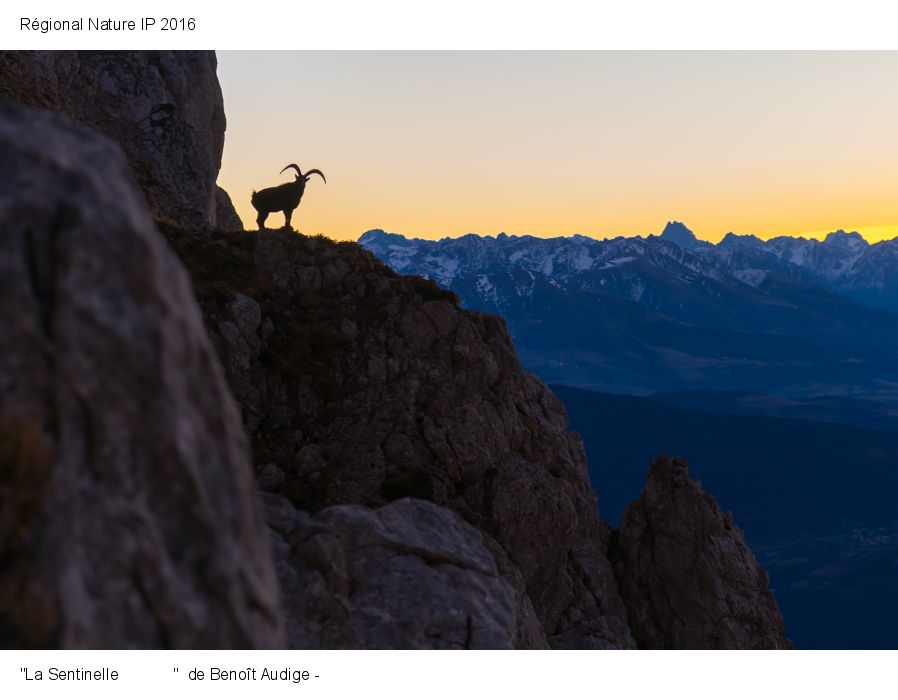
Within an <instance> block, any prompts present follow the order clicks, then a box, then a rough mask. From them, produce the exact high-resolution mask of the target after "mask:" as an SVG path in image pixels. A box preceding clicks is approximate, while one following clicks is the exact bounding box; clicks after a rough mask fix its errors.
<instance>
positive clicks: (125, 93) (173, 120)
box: [0, 51, 242, 230]
mask: <svg viewBox="0 0 898 700" xmlns="http://www.w3.org/2000/svg"><path fill="white" fill-rule="evenodd" d="M216 65H217V61H216V58H215V54H214V52H211V51H4V52H0V97H7V98H9V99H12V100H15V101H18V102H23V103H25V104H30V105H33V106H36V107H43V108H45V109H49V110H51V111H55V112H60V113H62V114H65V115H66V116H68V117H70V118H71V119H74V120H75V121H78V122H80V123H82V124H84V125H85V126H89V127H91V128H93V129H96V130H98V131H100V132H101V133H103V134H105V135H106V136H108V137H109V138H111V139H112V140H113V141H115V142H116V143H118V145H119V146H121V148H122V150H123V151H124V153H125V156H126V157H127V159H128V162H129V163H130V164H131V167H132V169H133V171H134V175H135V176H136V178H137V181H138V183H139V184H140V187H141V188H142V189H143V192H144V194H145V195H146V198H147V202H148V203H149V205H150V209H151V211H152V212H153V215H154V216H155V217H156V218H158V219H162V220H166V221H170V222H173V223H176V224H179V225H181V226H189V227H198V228H209V227H214V226H215V225H216V217H217V216H222V217H223V218H224V220H223V221H222V222H221V227H222V228H225V229H227V230H233V229H237V228H242V225H238V226H235V221H234V217H236V214H234V212H233V207H230V211H228V206H229V204H230V200H228V201H227V204H225V203H224V202H223V201H222V198H221V195H220V194H218V188H217V187H216V184H215V180H216V178H217V177H218V171H219V168H220V167H221V154H222V149H223V147H224V132H225V116H224V106H223V102H222V96H221V87H220V86H219V84H218V78H217V76H216V74H215V69H216ZM226 198H227V195H225V199H226ZM232 215H233V216H232ZM237 221H239V219H238V220H237Z"/></svg>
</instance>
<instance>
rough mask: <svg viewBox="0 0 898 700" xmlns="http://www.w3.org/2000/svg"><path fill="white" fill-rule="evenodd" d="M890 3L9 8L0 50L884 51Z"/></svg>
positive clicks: (570, 0) (99, 0) (379, 0)
mask: <svg viewBox="0 0 898 700" xmlns="http://www.w3.org/2000/svg"><path fill="white" fill-rule="evenodd" d="M896 13H898V10H896V3H894V2H893V1H891V0H853V2H851V3H846V2H844V0H842V1H840V2H836V1H834V0H751V1H748V0H735V1H734V0H589V1H587V0H452V1H451V2H450V1H448V0H441V1H439V2H434V1H433V0H293V1H292V2H286V1H273V0H252V1H250V2H230V1H225V0H222V1H221V2H211V1H210V0H184V1H183V2H164V1H163V2H161V3H154V2H144V3H127V4H126V3H122V2H120V0H115V1H111V0H82V1H80V2H79V1H77V0H76V1H75V2H72V0H43V1H41V0H36V1H34V2H28V1H27V0H8V2H6V3H4V7H3V8H2V9H0V46H2V47H3V48H4V49H24V48H30V49H38V48H53V49H74V48H105V49H112V48H116V49H127V48H131V49H149V48H185V49H186V48H193V49H219V50H224V49H522V48H531V49H534V48H535V49H783V48H794V49H833V48H838V49H888V48H898V23H896ZM91 16H94V17H113V18H120V17H127V18H130V19H139V18H140V17H141V16H150V17H156V18H161V17H163V16H173V17H193V18H195V19H196V22H197V28H196V29H195V30H194V31H192V32H161V31H158V26H157V27H156V28H155V30H154V31H150V32H140V31H137V32H125V33H104V32H96V31H95V32H88V31H86V30H85V31H82V32H60V33H48V34H40V33H35V32H25V31H22V30H21V29H20V24H19V19H20V17H38V18H72V17H85V18H86V17H91Z"/></svg>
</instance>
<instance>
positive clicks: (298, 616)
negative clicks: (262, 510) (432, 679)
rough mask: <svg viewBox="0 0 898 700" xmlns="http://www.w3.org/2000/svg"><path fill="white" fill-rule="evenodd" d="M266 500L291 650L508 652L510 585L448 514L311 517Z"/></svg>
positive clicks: (395, 506) (401, 509)
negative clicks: (475, 650) (488, 649)
mask: <svg viewBox="0 0 898 700" xmlns="http://www.w3.org/2000/svg"><path fill="white" fill-rule="evenodd" d="M266 501H267V510H268V518H269V524H270V526H271V528H272V540H273V542H274V548H273V549H274V552H275V559H276V562H277V568H278V574H279V577H280V580H281V585H282V587H283V595H284V607H285V616H286V619H287V629H288V635H289V641H290V645H291V646H292V647H293V648H298V649H305V648H315V649H318V648H325V649H342V648H366V649H469V648H490V649H506V648H511V647H512V645H513V643H514V640H515V638H516V636H517V629H516V628H517V624H518V621H517V619H516V617H515V611H514V599H513V592H512V589H511V586H509V585H508V584H507V583H506V582H505V580H504V579H503V578H502V577H501V575H500V574H499V572H498V569H497V567H496V562H495V560H494V559H493V556H492V555H491V554H490V553H489V551H488V550H487V549H486V547H484V545H483V541H482V537H481V534H480V533H479V532H478V531H477V530H476V529H475V528H473V527H471V526H470V525H468V524H467V523H465V522H464V521H463V520H462V519H461V518H460V517H459V516H458V515H456V514H455V513H453V512H452V511H450V510H448V509H446V508H441V507H440V506H436V505H434V504H432V503H427V502H425V501H420V500H416V499H411V498H403V499H400V500H398V501H394V502H392V503H390V504H389V505H386V506H382V507H381V508H379V509H377V510H372V509H370V508H366V507H364V506H332V507H330V508H325V509H324V510H322V511H320V512H319V513H318V514H317V515H315V516H314V517H312V516H310V515H308V514H306V513H303V512H302V511H299V510H296V509H295V508H294V507H293V505H292V504H291V503H290V502H289V501H288V500H287V499H285V498H283V497H280V496H267V497H266Z"/></svg>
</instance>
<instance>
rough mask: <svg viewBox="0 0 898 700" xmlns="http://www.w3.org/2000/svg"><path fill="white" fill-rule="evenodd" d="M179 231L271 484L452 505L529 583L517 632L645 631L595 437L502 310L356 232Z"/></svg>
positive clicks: (364, 498) (542, 640)
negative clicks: (532, 362)
mask: <svg viewBox="0 0 898 700" xmlns="http://www.w3.org/2000/svg"><path fill="white" fill-rule="evenodd" d="M169 241H170V243H171V244H172V245H173V247H174V248H175V250H176V251H177V252H178V254H179V255H180V257H181V259H182V260H183V261H184V263H185V265H186V266H187V268H188V270H189V271H190V273H191V276H192V278H193V281H194V285H195V289H196V291H197V294H198V297H199V299H200V302H201V304H202V306H203V308H204V312H205V315H206V321H207V326H208V328H209V331H210V334H211V336H212V338H213V342H214V343H215V345H216V347H217V349H218V351H219V354H220V357H221V358H222V361H223V363H224V365H225V368H226V372H227V376H228V380H229V382H230V385H231V388H232V390H233V392H234V395H235V396H236V398H237V400H238V401H239V402H240V404H241V405H242V407H243V415H244V423H245V425H246V426H247V429H248V431H249V434H250V436H251V438H252V441H253V446H254V452H255V456H256V466H257V469H258V474H259V477H260V481H261V483H263V484H264V485H265V487H266V488H267V489H268V490H269V491H271V492H272V493H275V494H279V495H281V496H284V497H286V498H289V499H290V501H291V502H292V503H293V504H294V505H295V506H296V507H297V508H299V509H301V510H305V511H308V512H310V513H313V514H314V513H318V512H319V511H321V510H322V509H326V508H328V507H329V506H335V505H347V504H351V505H364V506H367V507H369V508H374V509H382V508H383V507H385V506H387V505H388V504H391V503H393V502H395V501H398V500H400V499H404V498H417V499H422V500H426V501H429V502H431V503H435V504H437V505H441V506H445V507H447V508H450V509H451V510H453V511H455V512H456V513H457V514H459V515H460V516H461V517H462V518H464V520H466V521H467V522H468V523H469V524H470V525H472V526H474V527H475V528H477V529H478V530H479V531H480V533H481V535H482V537H483V541H484V546H485V547H486V548H487V549H488V550H489V551H490V552H491V553H492V554H493V557H494V558H495V560H496V563H497V565H498V568H499V571H500V573H501V575H502V576H503V578H504V579H505V581H506V582H507V583H508V584H510V585H511V587H512V588H513V591H514V598H515V604H514V607H515V619H516V620H517V632H516V634H517V637H516V639H515V645H517V646H542V645H545V644H546V643H547V642H548V644H550V645H553V646H558V647H580V648H602V647H627V646H631V645H632V644H633V640H632V638H631V636H630V632H629V628H628V627H627V624H626V614H625V612H624V609H623V606H622V604H621V601H620V598H619V596H618V594H617V591H616V586H615V582H614V576H613V573H612V570H611V566H610V564H609V562H608V560H607V558H606V556H605V553H604V551H603V550H602V547H601V545H600V535H599V520H598V517H597V507H596V498H595V495H594V494H593V492H592V490H591V488H590V486H589V482H588V478H587V472H586V457H585V454H584V451H583V447H582V444H581V442H580V440H579V438H577V437H576V436H575V435H573V434H571V433H568V432H567V415H566V412H565V410H564V407H563V405H562V404H561V402H560V401H559V400H558V399H557V398H556V397H555V396H554V395H553V394H552V393H551V392H550V391H549V390H548V389H547V388H546V386H545V385H544V384H543V383H542V382H540V381H539V380H538V379H537V378H536V377H534V376H533V375H531V374H529V373H526V372H524V371H523V370H522V369H521V367H520V364H519V362H518V359H517V356H516V354H515V351H514V347H513V345H512V343H511V340H510V339H509V336H508V333H507V331H506V328H505V325H504V323H503V322H502V320H501V319H499V318H498V317H495V316H490V315H484V314H477V313H472V312H468V311H464V310H462V309H460V308H459V307H458V304H457V298H456V297H455V295H454V294H452V293H451V292H445V291H443V290H440V289H439V288H438V287H436V286H435V285H433V284H432V283H430V282H427V281H425V280H422V279H420V278H405V277H399V276H397V275H396V274H395V273H393V272H392V271H390V270H389V269H388V268H386V267H385V266H384V265H383V264H382V263H380V262H379V261H377V260H376V259H375V258H374V257H373V256H372V255H370V254H369V253H367V252H366V251H364V250H362V249H361V248H360V247H359V246H358V245H356V244H353V243H339V244H337V243H334V242H332V241H329V240H326V239H323V238H320V237H319V238H307V237H305V236H301V235H297V234H294V233H292V232H289V231H266V232H263V233H261V234H251V235H250V234H240V235H225V234H212V235H209V234H202V233H199V234H191V233H187V232H183V231H171V232H169ZM377 512H381V511H377ZM370 517H375V516H370Z"/></svg>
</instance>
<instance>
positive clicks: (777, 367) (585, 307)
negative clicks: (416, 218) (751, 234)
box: [359, 222, 898, 398]
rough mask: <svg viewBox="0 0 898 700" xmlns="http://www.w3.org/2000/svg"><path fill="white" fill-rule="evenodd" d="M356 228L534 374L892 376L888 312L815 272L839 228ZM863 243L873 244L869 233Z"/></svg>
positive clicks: (839, 258)
mask: <svg viewBox="0 0 898 700" xmlns="http://www.w3.org/2000/svg"><path fill="white" fill-rule="evenodd" d="M671 226H674V224H673V222H672V223H671ZM669 229H670V227H668V230H669ZM674 230H676V231H678V235H687V234H686V233H684V231H688V229H685V227H683V228H682V229H681V228H678V227H675V229H674ZM846 237H847V238H846ZM359 242H360V244H361V245H362V246H363V247H365V248H367V249H368V250H370V251H371V252H373V253H374V254H375V255H377V256H378V257H380V258H381V259H382V260H383V261H384V262H386V263H387V264H388V265H390V266H391V267H392V268H393V269H394V270H396V271H397V272H399V273H401V274H417V275H421V276H423V277H426V278H428V279H431V280H433V281H435V282H436V283H437V284H439V285H441V286H442V287H444V288H446V289H451V290H452V291H455V292H456V293H458V294H459V295H460V296H461V298H462V300H463V302H464V303H465V305H466V306H467V307H468V308H472V309H475V310H479V311H486V312H490V313H498V314H500V315H501V316H503V317H504V318H505V319H506V321H507V322H508V324H509V328H510V329H511V331H512V334H513V336H514V337H515V340H516V342H517V345H518V349H519V351H520V352H521V354H522V357H523V358H524V359H525V361H526V364H527V365H528V366H529V367H530V368H531V369H533V370H534V371H536V372H537V373H539V374H541V375H542V376H543V377H544V378H545V379H547V380H548V381H552V382H558V383H563V384H571V385H575V386H583V387H585V388H594V389H601V390H608V391H620V392H623V393H636V394H639V393H654V392H657V391H674V390H692V389H748V388H752V389H757V390H761V391H764V392H767V393H781V394H788V395H795V394H798V393H802V392H804V393H807V394H809V395H810V394H822V393H833V394H845V395H853V396H860V395H866V396H874V395H879V394H881V393H882V392H890V389H889V388H888V387H890V386H892V384H893V382H895V381H896V379H898V375H896V373H895V367H896V366H898V358H896V357H895V355H894V353H893V352H892V351H891V348H892V347H896V346H898V315H896V312H895V311H893V310H890V309H889V308H878V307H877V306H875V305H870V304H868V303H865V301H864V299H863V298H860V299H858V298H854V297H857V296H860V297H864V296H865V294H867V293H868V292H869V291H870V290H869V289H862V288H859V289H858V293H857V294H855V295H850V294H848V293H847V292H845V290H844V289H842V287H843V286H844V285H842V284H836V283H834V282H831V281H828V280H829V279H834V277H833V276H834V275H836V276H837V275H838V274H841V273H840V272H839V270H840V269H841V268H843V267H845V265H846V263H845V261H846V260H847V259H850V257H846V255H845V254H844V253H843V252H841V250H840V249H838V250H837V248H839V247H840V246H844V245H846V244H847V246H848V247H849V248H857V246H858V243H857V239H856V238H854V237H851V236H850V235H849V234H845V235H844V236H843V235H842V234H839V235H837V236H835V237H832V238H831V239H830V243H826V242H823V243H819V242H816V241H815V242H814V243H813V245H814V249H813V250H812V251H810V252H808V251H805V253H806V254H804V258H802V256H801V255H799V254H798V252H797V251H795V250H792V251H791V252H789V250H787V246H786V244H785V243H784V242H783V241H782V240H779V241H775V242H774V243H773V244H769V243H768V242H762V241H759V239H756V238H748V237H737V236H735V235H733V236H728V237H727V239H725V241H723V242H722V243H721V244H719V245H718V246H716V247H711V246H708V247H704V246H700V247H698V248H688V247H687V248H684V247H682V246H681V245H680V244H678V243H674V242H671V240H669V237H668V239H665V238H664V237H661V236H649V237H647V238H641V237H638V238H625V237H619V238H615V239H610V240H606V241H598V240H594V239H589V238H586V237H584V236H579V237H569V238H563V237H559V238H550V239H541V238H536V237H532V236H508V235H501V236H498V237H483V236H477V235H474V234H468V235H466V236H464V237H461V238H456V239H449V238H444V239H441V240H440V241H427V240H423V239H409V238H406V237H403V236H399V235H398V234H386V233H384V232H382V231H380V230H372V231H369V232H367V233H366V234H364V235H363V236H362V237H361V238H360V240H359ZM846 242H847V243H846ZM871 250H872V251H874V254H875V255H879V257H881V258H882V257H884V256H882V255H880V254H879V253H878V252H877V251H881V250H884V249H883V248H882V247H881V246H879V247H877V245H873V246H869V247H866V248H864V251H871ZM815 251H816V252H815ZM821 251H822V252H821ZM786 253H789V255H790V257H789V258H788V259H786V257H785V256H786ZM866 254H867V253H866V252H862V253H860V254H859V255H860V256H861V257H860V258H858V259H859V260H861V261H862V262H863V260H866V258H864V257H863V256H864V255H866ZM895 255H896V261H898V243H896V245H895ZM793 260H799V261H800V260H804V261H805V262H807V261H809V260H810V261H815V262H816V263H818V264H817V265H816V267H813V268H809V267H808V266H805V267H802V266H801V265H799V264H798V262H793ZM889 260H890V256H885V259H884V261H882V262H881V265H885V266H886V268H887V271H886V272H884V273H883V275H886V276H889V277H890V278H891V277H894V278H895V291H896V297H895V298H896V301H898V264H896V265H894V269H893V266H892V265H890V264H889ZM858 264H862V263H858ZM864 264H866V263H864ZM892 398H898V397H892Z"/></svg>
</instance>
